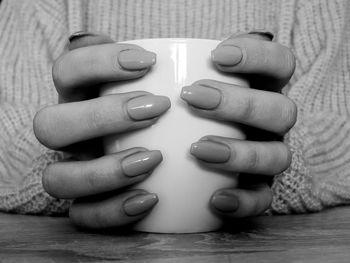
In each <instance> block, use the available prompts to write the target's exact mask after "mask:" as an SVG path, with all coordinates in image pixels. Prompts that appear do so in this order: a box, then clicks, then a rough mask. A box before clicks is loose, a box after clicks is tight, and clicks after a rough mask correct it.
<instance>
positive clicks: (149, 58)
mask: <svg viewBox="0 0 350 263" xmlns="http://www.w3.org/2000/svg"><path fill="white" fill-rule="evenodd" d="M118 62H119V65H120V66H121V67H122V68H123V69H126V70H142V69H146V68H148V67H150V66H152V65H154V64H155V63H156V53H153V52H150V51H147V50H137V49H126V50H122V51H120V52H119V54H118Z"/></svg>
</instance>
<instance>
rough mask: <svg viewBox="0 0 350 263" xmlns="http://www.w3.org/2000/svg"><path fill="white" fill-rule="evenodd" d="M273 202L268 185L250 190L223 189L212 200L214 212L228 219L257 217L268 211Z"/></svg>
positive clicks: (257, 186)
mask: <svg viewBox="0 0 350 263" xmlns="http://www.w3.org/2000/svg"><path fill="white" fill-rule="evenodd" d="M271 202H272V192H271V189H270V187H268V185H266V184H261V185H256V186H253V187H251V188H250V189H221V190H218V191H217V192H215V194H214V195H213V197H212V199H211V205H212V207H213V210H214V211H215V212H216V213H218V214H220V215H222V216H224V217H228V218H242V217H249V216H256V215H260V214H261V213H263V212H264V211H265V210H267V209H268V208H269V207H270V205H271Z"/></svg>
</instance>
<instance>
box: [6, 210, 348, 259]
mask: <svg viewBox="0 0 350 263" xmlns="http://www.w3.org/2000/svg"><path fill="white" fill-rule="evenodd" d="M0 262H1V263H2V262H39V263H40V262H131V263H132V262H135V263H136V262H152V263H155V262H165V263H168V262H180V263H181V262H201V263H203V262H204V263H205V262H211V263H214V262H215V263H216V262H279V263H280V262H317V263H319V262H350V207H341V208H335V209H329V210H327V211H324V212H321V213H317V214H309V215H289V216H261V217H257V218H253V219H250V220H247V219H246V220H242V221H240V222H236V224H235V225H234V226H233V227H231V228H226V229H225V230H223V231H221V232H215V233H202V234H183V235H165V234H147V233H121V232H117V231H115V230H114V231H111V230H109V231H103V232H87V231H82V230H80V229H77V228H75V227H74V226H72V225H71V224H70V222H69V220H68V219H67V218H58V217H56V218H54V217H42V216H23V215H11V214H1V213H0Z"/></svg>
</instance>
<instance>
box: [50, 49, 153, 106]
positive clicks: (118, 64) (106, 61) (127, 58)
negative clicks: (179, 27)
mask: <svg viewBox="0 0 350 263" xmlns="http://www.w3.org/2000/svg"><path fill="white" fill-rule="evenodd" d="M155 62H156V54H155V53H153V52H149V51H146V50H144V49H143V48H141V47H139V46H136V45H132V44H114V43H109V44H103V45H93V46H87V47H81V48H78V49H74V50H72V51H70V52H68V53H65V54H63V55H62V56H61V57H59V58H58V59H57V60H56V61H55V63H54V65H53V68H52V77H53V81H54V83H55V87H56V89H57V92H58V93H59V95H60V96H62V98H63V99H64V100H66V101H72V100H80V99H81V98H84V96H83V95H84V94H86V93H88V92H89V90H88V89H89V88H93V87H94V86H95V85H96V84H102V83H107V82H112V81H119V80H128V79H136V78H139V77H141V76H143V75H145V74H146V73H147V71H148V70H149V68H150V67H151V66H152V65H153V64H155Z"/></svg>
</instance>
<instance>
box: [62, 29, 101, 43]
mask: <svg viewBox="0 0 350 263" xmlns="http://www.w3.org/2000/svg"><path fill="white" fill-rule="evenodd" d="M95 35H96V34H95V33H93V32H88V31H77V32H74V33H73V34H71V35H70V36H69V38H68V40H69V42H72V41H74V40H77V39H78V38H81V37H86V36H95Z"/></svg>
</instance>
